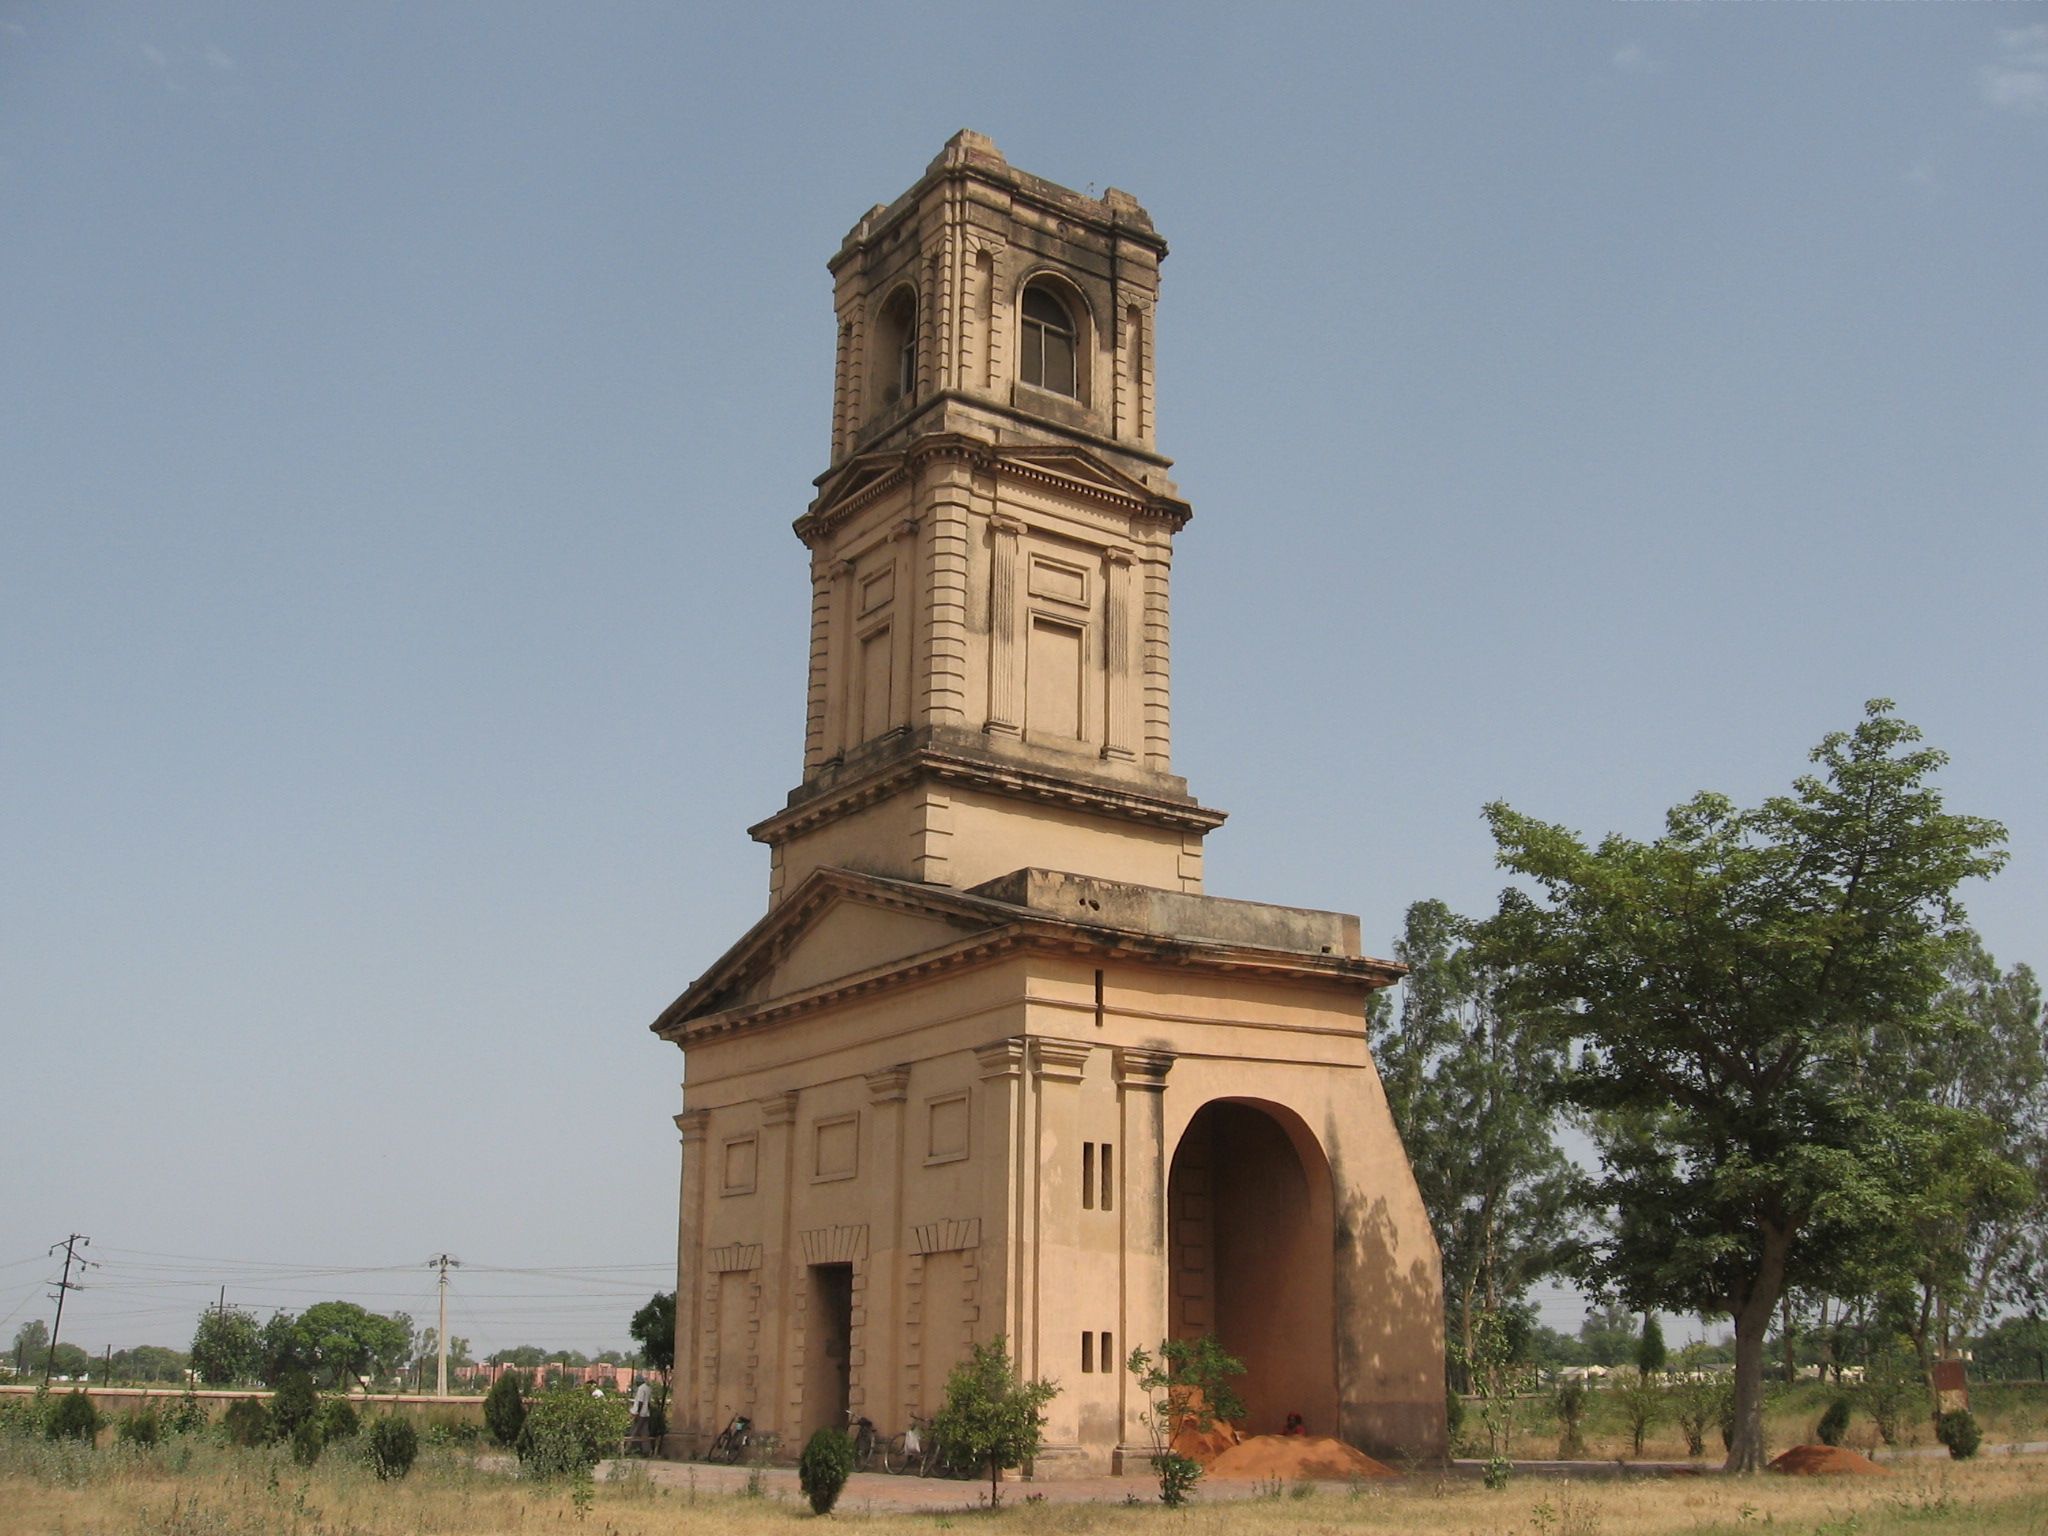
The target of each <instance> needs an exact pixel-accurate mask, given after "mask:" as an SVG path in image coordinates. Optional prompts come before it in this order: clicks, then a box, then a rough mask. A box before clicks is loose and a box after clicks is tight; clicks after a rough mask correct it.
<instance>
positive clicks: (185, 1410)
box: [164, 1387, 206, 1435]
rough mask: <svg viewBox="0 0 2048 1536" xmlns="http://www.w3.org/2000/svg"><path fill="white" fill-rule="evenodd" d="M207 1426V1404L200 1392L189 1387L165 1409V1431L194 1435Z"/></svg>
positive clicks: (168, 1433) (169, 1433) (166, 1432)
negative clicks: (201, 1400)
mask: <svg viewBox="0 0 2048 1536" xmlns="http://www.w3.org/2000/svg"><path fill="white" fill-rule="evenodd" d="M204 1428H206V1405H205V1404H204V1403H202V1402H200V1401H199V1394H198V1393H197V1392H194V1391H193V1390H192V1389H191V1388H190V1387H187V1388H186V1389H185V1390H184V1392H183V1393H182V1394H180V1396H179V1398H178V1401H177V1402H176V1403H174V1404H173V1405H172V1406H170V1407H169V1408H166V1409H165V1410H164V1433H165V1434H167V1435H193V1434H197V1433H198V1432H199V1431H200V1430H202V1429H204Z"/></svg>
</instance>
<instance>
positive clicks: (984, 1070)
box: [974, 1035, 1024, 1082]
mask: <svg viewBox="0 0 2048 1536" xmlns="http://www.w3.org/2000/svg"><path fill="white" fill-rule="evenodd" d="M974 1059H975V1060H976V1061H978V1062H979V1063H981V1077H982V1081H984V1082H987V1081H988V1080H989V1079H991V1078H1003V1077H1021V1076H1022V1075H1023V1073H1024V1037H1023V1036H1022V1035H1012V1036H1010V1038H1009V1039H1007V1040H997V1041H994V1042H992V1043H990V1044H988V1045H981V1046H976V1047H975V1049H974Z"/></svg>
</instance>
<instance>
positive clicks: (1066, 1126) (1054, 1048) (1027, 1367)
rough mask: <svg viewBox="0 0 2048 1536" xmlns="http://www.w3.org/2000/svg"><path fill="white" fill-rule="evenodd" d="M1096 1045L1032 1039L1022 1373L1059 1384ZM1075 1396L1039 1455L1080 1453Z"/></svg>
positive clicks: (1067, 1370)
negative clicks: (1034, 1181) (1027, 1320)
mask: <svg viewBox="0 0 2048 1536" xmlns="http://www.w3.org/2000/svg"><path fill="white" fill-rule="evenodd" d="M1090 1049H1091V1047H1089V1046H1088V1045H1086V1044H1084V1043H1083V1042H1080V1041H1076V1040H1047V1039H1042V1038H1034V1039H1033V1040H1032V1042H1031V1076H1032V1080H1033V1086H1034V1088H1035V1090H1036V1091H1035V1094H1034V1099H1035V1105H1034V1108H1035V1111H1036V1113H1035V1116H1034V1120H1035V1123H1034V1125H1033V1127H1032V1143H1033V1146H1032V1151H1033V1156H1032V1162H1033V1165H1034V1166H1035V1167H1036V1168H1037V1170H1038V1188H1037V1190H1036V1192H1035V1197H1034V1199H1033V1201H1032V1206H1031V1210H1032V1217H1033V1220H1032V1225H1033V1229H1034V1238H1035V1241H1034V1242H1033V1244H1032V1255H1031V1262H1032V1276H1031V1303H1030V1306H1029V1308H1028V1309H1027V1310H1028V1312H1029V1314H1030V1316H1031V1318H1032V1329H1031V1337H1030V1341H1029V1344H1028V1346H1026V1345H1020V1346H1019V1349H1018V1360H1019V1363H1020V1371H1021V1373H1022V1374H1024V1375H1026V1376H1031V1377H1050V1378H1053V1379H1055V1380H1057V1379H1060V1378H1062V1377H1065V1376H1068V1375H1070V1374H1071V1373H1072V1372H1073V1371H1074V1370H1075V1369H1076V1367H1077V1365H1078V1362H1077V1361H1074V1360H1071V1359H1070V1358H1069V1354H1070V1350H1069V1344H1070V1342H1074V1341H1070V1340H1069V1338H1068V1335H1070V1334H1073V1335H1075V1340H1078V1333H1077V1331H1076V1328H1075V1327H1073V1326H1069V1325H1070V1324H1073V1323H1074V1321H1075V1318H1076V1317H1077V1316H1078V1313H1077V1311H1076V1305H1075V1303H1076V1301H1077V1298H1076V1297H1075V1296H1074V1295H1073V1294H1072V1291H1071V1289H1070V1287H1069V1286H1068V1285H1067V1284H1065V1283H1063V1277H1066V1276H1071V1275H1073V1274H1074V1273H1075V1271H1076V1269H1077V1267H1078V1260H1079V1256H1080V1246H1081V1190H1080V1161H1081V1080H1082V1078H1083V1076H1084V1074H1085V1073H1086V1071H1087V1067H1088V1054H1089V1051H1090ZM1080 1444H1081V1425H1080V1405H1079V1401H1078V1394H1076V1393H1062V1394H1061V1395H1060V1396H1059V1397H1056V1398H1054V1399H1053V1401H1052V1402H1051V1403H1050V1404H1049V1405H1048V1406H1047V1408H1046V1422H1045V1449H1044V1451H1043V1453H1042V1455H1043V1456H1044V1457H1045V1458H1046V1459H1049V1460H1054V1461H1057V1460H1060V1459H1062V1458H1066V1457H1073V1456H1077V1455H1079V1454H1080Z"/></svg>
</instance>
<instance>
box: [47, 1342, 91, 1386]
mask: <svg viewBox="0 0 2048 1536" xmlns="http://www.w3.org/2000/svg"><path fill="white" fill-rule="evenodd" d="M50 1370H51V1372H52V1373H53V1374H55V1375H58V1376H69V1377H70V1378H71V1379H72V1380H74V1381H76V1380H78V1379H79V1378H80V1377H82V1376H90V1375H91V1374H92V1356H91V1355H89V1354H87V1353H86V1352H85V1351H84V1350H83V1349H80V1348H79V1347H78V1346H77V1345H76V1344H57V1345H54V1346H52V1347H51V1350H50Z"/></svg>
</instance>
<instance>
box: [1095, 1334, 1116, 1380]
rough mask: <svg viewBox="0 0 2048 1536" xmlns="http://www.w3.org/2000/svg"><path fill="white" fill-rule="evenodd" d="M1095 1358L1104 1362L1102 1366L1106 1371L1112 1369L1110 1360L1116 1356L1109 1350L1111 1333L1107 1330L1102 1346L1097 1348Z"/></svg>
mask: <svg viewBox="0 0 2048 1536" xmlns="http://www.w3.org/2000/svg"><path fill="white" fill-rule="evenodd" d="M1095 1358H1096V1359H1098V1360H1100V1361H1101V1362H1102V1368H1103V1369H1104V1370H1105V1371H1106V1370H1109V1369H1110V1364H1109V1362H1110V1361H1112V1360H1114V1359H1115V1358H1116V1356H1114V1355H1112V1354H1111V1353H1110V1352H1109V1334H1108V1332H1107V1331H1105V1332H1104V1333H1103V1335H1102V1347H1101V1348H1100V1349H1098V1350H1096V1352H1095Z"/></svg>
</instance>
